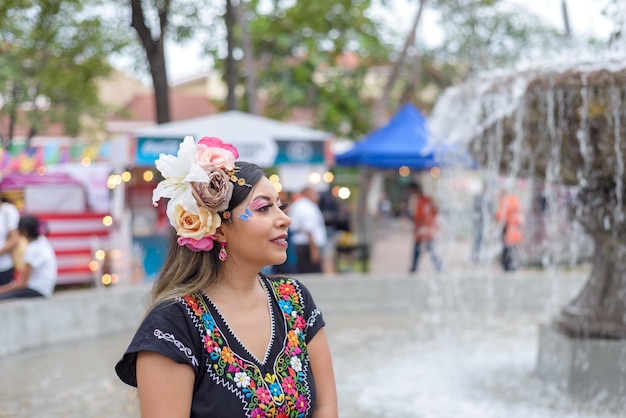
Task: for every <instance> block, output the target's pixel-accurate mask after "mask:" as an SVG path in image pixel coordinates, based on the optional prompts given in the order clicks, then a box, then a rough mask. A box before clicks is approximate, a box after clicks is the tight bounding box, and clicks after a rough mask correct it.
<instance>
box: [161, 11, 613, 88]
mask: <svg viewBox="0 0 626 418" xmlns="http://www.w3.org/2000/svg"><path fill="white" fill-rule="evenodd" d="M508 1H510V2H511V3H517V4H521V5H523V6H525V7H529V8H532V9H533V10H535V12H536V13H537V14H539V15H541V16H544V17H545V18H546V19H547V20H548V21H550V22H552V23H553V24H554V25H555V26H557V27H559V28H562V27H563V19H562V15H561V0H508ZM390 3H391V7H389V8H388V10H387V11H381V13H386V14H387V15H388V16H386V18H387V19H389V20H390V21H392V22H393V25H394V27H396V28H397V29H398V30H399V31H401V33H405V32H406V31H408V30H409V27H410V25H411V21H412V18H413V15H414V13H415V10H416V7H417V1H415V0H391V1H390ZM604 3H606V0H567V5H568V9H569V17H570V27H571V29H572V32H573V34H574V36H576V37H579V36H586V35H589V34H595V35H596V36H598V37H600V38H601V39H606V38H607V37H608V34H609V31H610V28H611V23H610V22H609V21H608V20H607V19H605V18H604V17H603V16H602V15H601V8H602V5H603V4H604ZM398 16H401V17H402V18H401V19H399V18H398ZM423 19H424V22H431V25H432V26H431V27H430V28H429V27H428V24H426V23H425V24H424V26H423V27H424V30H427V31H429V33H433V32H436V30H437V29H436V24H435V23H434V21H435V19H434V18H433V17H432V16H430V17H429V16H428V15H425V16H423ZM403 29H404V30H403ZM166 54H167V55H168V59H167V65H168V77H169V79H170V80H171V81H176V80H179V79H181V78H184V77H187V76H193V75H197V74H198V73H200V72H202V71H206V70H209V69H210V66H211V64H210V61H209V60H208V59H207V58H203V57H202V56H201V53H200V48H199V46H197V45H195V46H194V45H192V44H189V45H186V46H184V47H180V46H176V45H168V48H167V49H166Z"/></svg>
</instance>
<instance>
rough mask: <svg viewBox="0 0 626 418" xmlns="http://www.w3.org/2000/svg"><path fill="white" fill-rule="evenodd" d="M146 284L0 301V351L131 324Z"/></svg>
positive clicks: (141, 308)
mask: <svg viewBox="0 0 626 418" xmlns="http://www.w3.org/2000/svg"><path fill="white" fill-rule="evenodd" d="M148 292H149V286H147V285H142V286H135V287H127V288H111V289H88V290H76V291H62V292H57V293H56V294H55V295H54V296H53V297H52V298H50V299H47V300H46V299H39V298H37V299H24V300H10V301H5V302H2V303H0V324H2V327H1V328H0V341H2V344H0V357H6V356H8V355H11V354H15V353H18V352H21V351H24V350H28V349H37V348H41V347H48V346H53V345H56V344H61V343H69V342H74V341H79V340H84V339H88V338H94V337H100V336H106V335H114V334H116V333H120V332H123V331H127V330H129V329H132V328H134V327H136V326H137V325H138V321H139V319H140V318H141V317H142V315H143V312H144V308H145V304H144V300H145V296H146V294H147V293H148Z"/></svg>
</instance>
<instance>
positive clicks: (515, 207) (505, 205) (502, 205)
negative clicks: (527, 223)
mask: <svg viewBox="0 0 626 418" xmlns="http://www.w3.org/2000/svg"><path fill="white" fill-rule="evenodd" d="M496 221H497V222H499V224H500V225H502V254H501V257H500V264H501V265H502V268H503V269H504V270H505V271H514V270H516V269H517V254H516V249H517V247H518V246H519V245H520V244H521V243H522V240H523V238H524V234H523V232H522V224H523V222H524V214H523V210H522V204H521V203H520V200H519V198H518V197H517V196H516V195H514V194H513V193H511V192H509V191H507V190H506V189H505V190H502V192H501V193H500V199H499V201H498V209H497V211H496Z"/></svg>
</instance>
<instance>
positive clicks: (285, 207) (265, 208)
mask: <svg viewBox="0 0 626 418" xmlns="http://www.w3.org/2000/svg"><path fill="white" fill-rule="evenodd" d="M272 206H274V205H273V204H270V205H267V206H263V207H261V208H259V209H257V210H258V211H259V212H267V211H268V210H269V209H270V208H271V207H272ZM287 206H289V203H283V204H282V205H280V206H278V209H280V210H281V211H283V212H284V211H285V209H287Z"/></svg>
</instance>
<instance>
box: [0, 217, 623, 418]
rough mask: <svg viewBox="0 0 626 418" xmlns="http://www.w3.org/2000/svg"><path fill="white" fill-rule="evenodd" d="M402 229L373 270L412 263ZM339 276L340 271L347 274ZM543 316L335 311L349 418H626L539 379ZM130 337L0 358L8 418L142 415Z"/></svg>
mask: <svg viewBox="0 0 626 418" xmlns="http://www.w3.org/2000/svg"><path fill="white" fill-rule="evenodd" d="M408 230H409V228H408V225H397V226H396V227H395V228H392V229H390V230H388V231H387V232H386V234H385V236H381V237H380V238H379V239H378V240H377V242H376V246H375V247H374V248H373V253H372V265H371V267H372V272H373V274H375V275H378V276H383V277H384V275H386V274H389V275H394V276H397V275H399V274H405V273H406V272H407V270H408V266H409V261H410V252H411V241H412V240H411V236H410V233H409V232H408ZM438 249H439V252H440V255H441V257H442V259H443V261H444V266H445V270H444V272H443V273H435V272H434V271H433V268H432V264H431V263H430V260H429V259H428V254H426V257H423V258H422V260H421V262H420V268H419V271H418V273H416V274H415V276H416V279H419V277H421V276H423V275H432V274H440V275H442V277H444V276H447V275H452V274H460V273H459V272H466V271H468V270H469V269H473V270H474V271H476V270H480V271H482V272H484V273H485V274H500V270H499V267H498V266H497V265H494V264H487V265H480V266H477V265H474V264H472V263H470V262H469V245H468V244H467V243H466V242H463V241H454V240H444V241H442V242H440V243H439V247H438ZM338 279H340V277H338ZM545 319H546V318H541V317H538V316H519V315H518V316H513V317H498V318H494V317H478V316H472V315H462V316H452V315H449V314H447V313H445V312H439V313H431V314H429V315H428V316H424V315H423V316H419V317H401V316H393V315H381V316H377V317H372V316H363V315H358V314H354V315H342V316H338V315H337V316H331V317H328V318H327V322H328V324H329V325H328V332H329V338H330V342H331V347H332V350H333V357H334V363H335V369H336V374H337V385H338V390H339V398H340V399H339V400H340V408H341V415H340V416H341V417H342V418H357V417H358V418H387V417H389V418H392V417H393V418H448V417H450V418H452V417H455V418H456V417H465V418H517V417H519V418H522V417H524V418H525V417H533V418H618V417H624V416H626V406H624V405H623V403H615V402H612V401H600V400H599V401H598V402H587V403H577V402H574V401H572V400H571V399H568V398H567V397H566V396H564V395H563V394H561V393H560V392H559V391H558V390H556V389H555V388H551V387H549V386H548V385H547V384H545V383H544V382H541V381H539V380H538V379H537V378H536V377H535V376H534V375H533V368H534V365H535V358H536V349H537V337H536V334H537V332H536V331H537V329H536V328H537V324H538V323H540V322H542V321H545ZM129 340H130V335H129V334H123V335H116V336H112V337H109V338H102V339H98V340H90V341H85V342H83V343H81V344H72V345H63V346H58V347H55V348H54V349H45V350H38V351H31V352H28V353H26V354H23V355H19V356H13V357H11V358H8V359H4V360H2V361H0V417H25V418H31V417H32V418H48V417H50V418H56V417H66V418H84V417H94V418H95V417H120V418H125V417H128V418H135V417H138V416H139V414H138V409H137V403H136V399H135V391H134V389H132V388H129V387H127V386H126V385H124V384H123V383H121V382H120V381H119V380H118V379H117V377H116V376H115V373H114V371H113V365H114V364H115V362H116V361H117V359H118V358H119V356H120V355H121V353H122V352H123V351H124V349H125V348H126V345H127V344H128V342H129Z"/></svg>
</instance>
